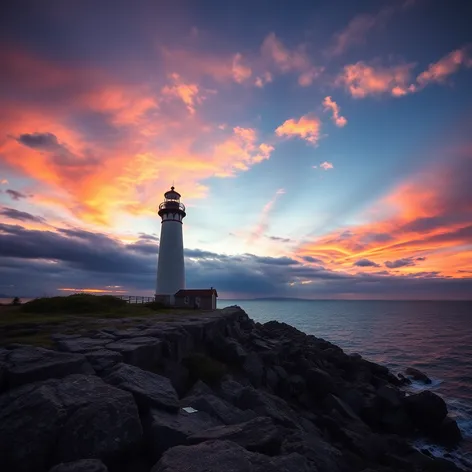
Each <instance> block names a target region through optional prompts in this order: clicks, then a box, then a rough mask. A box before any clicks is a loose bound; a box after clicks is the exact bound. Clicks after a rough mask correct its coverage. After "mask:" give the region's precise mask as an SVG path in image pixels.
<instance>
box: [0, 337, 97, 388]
mask: <svg viewBox="0 0 472 472" xmlns="http://www.w3.org/2000/svg"><path fill="white" fill-rule="evenodd" d="M4 369H5V371H6V373H4V376H5V377H6V384H7V386H8V388H13V387H18V386H20V385H23V384H27V383H32V382H38V381H41V380H46V379H50V378H61V377H65V376H66V375H70V374H76V373H77V374H78V373H92V372H93V370H92V368H91V366H90V364H89V363H88V362H87V359H86V358H85V356H83V355H82V354H70V353H64V352H57V351H52V350H49V349H44V348H41V347H33V346H28V347H21V348H18V349H13V350H11V351H9V353H8V355H7V356H6V358H5V360H4Z"/></svg>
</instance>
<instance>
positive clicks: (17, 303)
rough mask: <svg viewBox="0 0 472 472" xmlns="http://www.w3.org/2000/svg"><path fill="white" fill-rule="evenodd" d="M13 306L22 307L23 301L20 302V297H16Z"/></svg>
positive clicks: (12, 302)
mask: <svg viewBox="0 0 472 472" xmlns="http://www.w3.org/2000/svg"><path fill="white" fill-rule="evenodd" d="M11 304H12V305H15V306H17V305H21V300H20V297H15V298H14V299H13V300H12V301H11Z"/></svg>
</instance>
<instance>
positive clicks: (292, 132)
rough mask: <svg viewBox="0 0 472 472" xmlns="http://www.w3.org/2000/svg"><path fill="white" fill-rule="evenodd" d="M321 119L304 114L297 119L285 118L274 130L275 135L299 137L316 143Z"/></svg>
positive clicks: (318, 137)
mask: <svg viewBox="0 0 472 472" xmlns="http://www.w3.org/2000/svg"><path fill="white" fill-rule="evenodd" d="M320 130H321V121H320V120H319V118H317V117H316V116H309V115H304V116H302V117H301V118H299V119H298V120H295V119H293V118H291V119H289V120H286V121H285V122H284V123H283V124H281V125H280V126H279V127H278V128H277V129H276V130H275V134H276V135H277V136H285V137H288V138H292V137H299V138H301V139H304V140H305V141H308V142H309V143H311V144H316V143H317V142H318V140H319V139H320Z"/></svg>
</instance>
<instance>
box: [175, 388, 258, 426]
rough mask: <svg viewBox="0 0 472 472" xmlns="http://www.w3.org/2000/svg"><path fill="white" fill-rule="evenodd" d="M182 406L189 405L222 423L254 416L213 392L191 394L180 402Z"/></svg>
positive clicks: (238, 421)
mask: <svg viewBox="0 0 472 472" xmlns="http://www.w3.org/2000/svg"><path fill="white" fill-rule="evenodd" d="M180 404H181V406H182V407H186V406H190V407H192V408H194V409H196V410H199V411H205V412H206V413H208V414H209V415H211V416H213V417H214V418H216V419H218V420H219V421H221V422H222V423H223V424H237V423H240V422H242V421H247V420H250V419H252V418H254V417H255V416H256V415H255V414H254V412H252V411H242V410H240V409H239V408H237V407H236V406H234V405H231V404H230V403H228V402H227V401H225V400H223V399H222V398H219V397H217V396H216V395H213V394H203V395H191V396H188V397H185V398H184V399H182V400H181V402H180Z"/></svg>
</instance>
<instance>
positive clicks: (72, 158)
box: [16, 133, 99, 172]
mask: <svg viewBox="0 0 472 472" xmlns="http://www.w3.org/2000/svg"><path fill="white" fill-rule="evenodd" d="M16 140H17V141H18V142H19V143H20V144H23V145H24V146H27V147H29V148H31V149H36V150H39V151H43V152H47V153H48V154H50V155H51V157H52V161H53V162H54V164H56V165H58V166H61V167H69V168H71V169H70V172H74V169H75V168H77V167H80V168H83V167H87V166H95V165H97V164H98V162H99V160H98V159H97V158H96V157H94V156H92V155H85V156H77V155H76V154H74V153H73V152H71V151H70V150H69V148H68V147H67V146H66V145H65V144H62V143H60V142H59V140H58V139H57V136H56V135H55V134H52V133H25V134H21V135H20V136H18V138H16ZM80 172H83V169H80Z"/></svg>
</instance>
